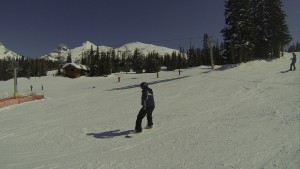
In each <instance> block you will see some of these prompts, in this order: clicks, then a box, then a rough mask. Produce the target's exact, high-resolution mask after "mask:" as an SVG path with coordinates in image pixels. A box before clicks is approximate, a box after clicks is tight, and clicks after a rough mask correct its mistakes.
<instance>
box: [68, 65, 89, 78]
mask: <svg viewBox="0 0 300 169" xmlns="http://www.w3.org/2000/svg"><path fill="white" fill-rule="evenodd" d="M63 70H64V76H66V77H69V78H78V77H80V76H83V75H86V74H87V68H86V66H84V65H81V64H76V63H67V64H65V65H64V66H63Z"/></svg>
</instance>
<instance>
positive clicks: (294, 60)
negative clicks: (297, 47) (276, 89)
mask: <svg viewBox="0 0 300 169" xmlns="http://www.w3.org/2000/svg"><path fill="white" fill-rule="evenodd" d="M291 60H292V62H291V66H290V71H291V70H292V67H294V69H293V70H296V67H295V63H296V54H295V53H293V57H292V59H291Z"/></svg>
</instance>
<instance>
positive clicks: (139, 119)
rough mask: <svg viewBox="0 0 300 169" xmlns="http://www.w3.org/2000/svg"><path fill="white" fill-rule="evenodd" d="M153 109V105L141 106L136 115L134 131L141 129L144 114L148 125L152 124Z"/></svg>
mask: <svg viewBox="0 0 300 169" xmlns="http://www.w3.org/2000/svg"><path fill="white" fill-rule="evenodd" d="M153 110H154V107H148V108H146V109H144V108H141V110H140V112H139V114H138V115H137V118H136V122H135V130H136V131H141V130H142V121H143V118H144V117H145V116H146V115H147V121H148V126H152V125H153V121H152V112H153Z"/></svg>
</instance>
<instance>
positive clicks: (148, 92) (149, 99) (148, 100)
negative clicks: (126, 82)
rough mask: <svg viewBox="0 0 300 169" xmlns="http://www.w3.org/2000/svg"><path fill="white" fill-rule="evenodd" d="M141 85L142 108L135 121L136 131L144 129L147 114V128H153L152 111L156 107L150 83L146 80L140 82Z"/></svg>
mask: <svg viewBox="0 0 300 169" xmlns="http://www.w3.org/2000/svg"><path fill="white" fill-rule="evenodd" d="M140 87H141V89H142V103H141V104H142V106H143V107H142V108H141V110H140V111H139V114H138V115H137V118H136V123H135V132H137V133H140V132H142V131H143V129H142V121H143V118H144V117H145V116H146V115H147V122H148V123H147V128H152V126H153V121H152V112H153V110H154V108H155V102H154V96H153V91H152V89H151V88H149V87H148V84H147V83H146V82H142V83H141V84H140Z"/></svg>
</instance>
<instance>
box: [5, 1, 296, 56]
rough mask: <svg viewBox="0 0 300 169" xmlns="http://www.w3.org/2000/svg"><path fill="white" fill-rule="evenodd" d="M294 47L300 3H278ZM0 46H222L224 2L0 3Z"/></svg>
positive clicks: (42, 50) (26, 49) (37, 49)
mask: <svg viewBox="0 0 300 169" xmlns="http://www.w3.org/2000/svg"><path fill="white" fill-rule="evenodd" d="M283 4H284V10H285V12H286V14H287V15H288V16H287V23H288V25H289V28H290V32H291V34H292V36H293V39H294V42H296V41H300V19H299V16H300V10H299V6H300V1H299V0H283ZM0 16H1V26H0V42H2V43H3V44H4V45H5V46H6V47H7V48H9V49H10V50H13V51H15V52H17V53H19V54H23V55H25V56H29V57H38V56H41V55H45V54H48V53H49V52H51V51H53V50H54V49H55V48H56V47H57V46H58V45H59V44H60V43H64V44H66V45H68V46H69V48H75V47H78V46H81V44H82V43H83V42H85V41H91V42H92V43H94V44H96V45H99V46H100V45H105V46H111V47H119V46H121V45H123V44H124V43H130V42H135V41H139V42H144V43H152V44H155V45H162V46H166V47H170V48H175V49H178V48H179V47H180V46H182V47H184V48H187V47H188V46H189V44H190V42H192V44H194V45H195V46H196V47H200V46H201V45H202V36H203V34H204V33H208V34H209V35H212V36H214V37H215V39H216V40H217V39H218V40H219V41H222V34H221V33H220V30H221V29H222V28H223V26H224V0H1V1H0Z"/></svg>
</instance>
